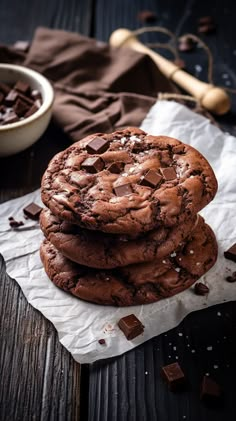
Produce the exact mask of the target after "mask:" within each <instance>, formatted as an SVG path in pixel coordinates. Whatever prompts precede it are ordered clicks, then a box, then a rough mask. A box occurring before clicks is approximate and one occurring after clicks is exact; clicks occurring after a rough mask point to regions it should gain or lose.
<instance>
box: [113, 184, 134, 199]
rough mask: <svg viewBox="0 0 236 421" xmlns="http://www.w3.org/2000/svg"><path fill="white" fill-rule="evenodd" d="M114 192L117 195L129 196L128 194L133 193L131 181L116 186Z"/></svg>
mask: <svg viewBox="0 0 236 421" xmlns="http://www.w3.org/2000/svg"><path fill="white" fill-rule="evenodd" d="M114 192H115V194H116V196H127V195H128V194H131V193H133V190H132V187H131V184H130V183H127V184H122V185H121V186H117V187H114Z"/></svg>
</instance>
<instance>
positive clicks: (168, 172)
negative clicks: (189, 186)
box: [160, 167, 176, 181]
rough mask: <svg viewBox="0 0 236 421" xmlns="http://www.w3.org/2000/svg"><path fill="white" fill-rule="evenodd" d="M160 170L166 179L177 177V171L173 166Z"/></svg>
mask: <svg viewBox="0 0 236 421" xmlns="http://www.w3.org/2000/svg"><path fill="white" fill-rule="evenodd" d="M160 171H161V173H162V175H163V177H164V179H165V180H167V181H169V180H174V179H175V178H176V172H175V170H174V168H173V167H166V168H160Z"/></svg>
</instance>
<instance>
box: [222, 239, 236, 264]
mask: <svg viewBox="0 0 236 421" xmlns="http://www.w3.org/2000/svg"><path fill="white" fill-rule="evenodd" d="M224 256H225V258H226V259H229V260H232V261H233V262H236V243H234V244H233V245H232V246H231V247H230V248H229V249H228V250H226V251H225V252H224Z"/></svg>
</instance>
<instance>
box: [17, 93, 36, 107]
mask: <svg viewBox="0 0 236 421" xmlns="http://www.w3.org/2000/svg"><path fill="white" fill-rule="evenodd" d="M18 96H19V97H20V98H21V99H22V101H24V102H26V103H27V104H29V105H32V106H33V105H34V101H33V100H32V99H31V98H30V97H29V96H27V95H24V94H22V92H18Z"/></svg>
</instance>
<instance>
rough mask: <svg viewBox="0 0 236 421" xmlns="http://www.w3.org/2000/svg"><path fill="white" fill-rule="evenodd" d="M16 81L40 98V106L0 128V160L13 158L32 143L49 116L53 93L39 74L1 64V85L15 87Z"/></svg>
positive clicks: (44, 128) (43, 129)
mask: <svg viewBox="0 0 236 421" xmlns="http://www.w3.org/2000/svg"><path fill="white" fill-rule="evenodd" d="M18 80H21V81H23V82H27V83H28V84H29V85H30V87H31V90H34V89H37V90H38V91H39V92H40V93H41V95H42V105H41V106H40V107H39V109H38V110H37V111H36V112H35V113H34V114H32V115H31V116H29V117H27V118H23V119H22V120H20V121H17V122H15V123H10V124H6V125H0V156H1V157H3V156H8V155H14V154H16V153H18V152H20V151H23V150H24V149H26V148H28V147H29V146H31V145H32V144H33V143H35V142H36V141H37V140H38V139H39V138H40V136H41V135H42V134H43V133H44V131H45V130H46V128H47V126H48V124H49V121H50V119H51V115H52V105H53V99H54V92H53V88H52V86H51V84H50V82H49V81H48V80H47V79H46V78H45V77H44V76H42V75H41V74H40V73H38V72H36V71H34V70H31V69H29V68H27V67H23V66H18V65H12V64H0V82H4V83H6V84H8V85H12V86H13V85H14V84H15V83H16V82H17V81H18Z"/></svg>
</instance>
